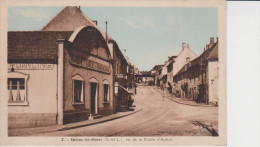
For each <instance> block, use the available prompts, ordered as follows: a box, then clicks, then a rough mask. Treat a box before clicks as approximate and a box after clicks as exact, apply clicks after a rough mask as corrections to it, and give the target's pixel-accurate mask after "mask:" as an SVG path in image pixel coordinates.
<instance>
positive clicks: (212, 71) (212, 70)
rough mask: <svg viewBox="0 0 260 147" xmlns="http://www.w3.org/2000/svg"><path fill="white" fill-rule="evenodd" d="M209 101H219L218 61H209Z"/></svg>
mask: <svg viewBox="0 0 260 147" xmlns="http://www.w3.org/2000/svg"><path fill="white" fill-rule="evenodd" d="M208 77H209V80H208V82H209V83H208V85H209V102H210V103H217V102H218V62H217V61H213V62H212V61H209V62H208Z"/></svg>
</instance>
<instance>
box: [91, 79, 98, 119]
mask: <svg viewBox="0 0 260 147" xmlns="http://www.w3.org/2000/svg"><path fill="white" fill-rule="evenodd" d="M90 88H91V89H90V91H91V98H90V101H91V103H90V104H91V105H90V110H91V114H95V113H96V97H97V83H91V84H90Z"/></svg>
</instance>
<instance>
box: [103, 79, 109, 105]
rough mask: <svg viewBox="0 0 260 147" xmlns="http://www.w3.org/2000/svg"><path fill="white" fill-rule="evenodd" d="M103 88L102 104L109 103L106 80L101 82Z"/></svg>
mask: <svg viewBox="0 0 260 147" xmlns="http://www.w3.org/2000/svg"><path fill="white" fill-rule="evenodd" d="M102 83H103V85H104V86H103V87H104V103H103V104H105V103H109V94H110V93H109V82H108V81H107V80H104V81H103V82H102Z"/></svg>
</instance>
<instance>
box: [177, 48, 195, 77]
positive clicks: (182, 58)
mask: <svg viewBox="0 0 260 147" xmlns="http://www.w3.org/2000/svg"><path fill="white" fill-rule="evenodd" d="M187 57H189V58H190V61H192V60H193V59H195V58H196V57H197V55H196V54H194V53H193V52H192V51H191V50H190V48H188V47H185V48H184V49H183V50H182V51H181V53H180V54H179V55H178V56H177V57H176V58H175V60H174V61H175V62H174V64H173V70H172V72H173V76H175V75H176V73H177V72H178V71H179V70H180V69H181V68H182V67H183V66H184V65H185V64H186V58H187Z"/></svg>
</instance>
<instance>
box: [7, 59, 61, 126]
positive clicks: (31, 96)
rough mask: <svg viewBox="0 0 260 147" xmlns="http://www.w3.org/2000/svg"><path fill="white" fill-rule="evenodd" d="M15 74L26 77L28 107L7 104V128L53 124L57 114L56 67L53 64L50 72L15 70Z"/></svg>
mask: <svg viewBox="0 0 260 147" xmlns="http://www.w3.org/2000/svg"><path fill="white" fill-rule="evenodd" d="M15 72H19V73H22V74H25V75H28V80H27V100H28V105H11V104H10V103H9V104H10V105H9V106H8V120H9V122H8V124H9V128H13V127H35V126H45V125H51V124H55V123H56V114H57V99H56V98H57V97H56V94H57V65H56V64H53V68H52V69H50V70H40V69H37V70H15ZM15 72H14V73H15ZM9 74H10V73H9ZM7 99H8V98H7Z"/></svg>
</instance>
